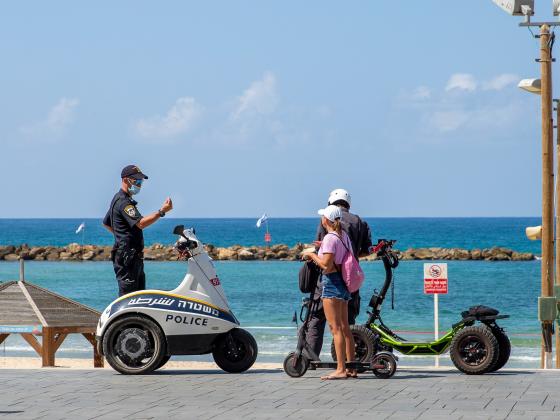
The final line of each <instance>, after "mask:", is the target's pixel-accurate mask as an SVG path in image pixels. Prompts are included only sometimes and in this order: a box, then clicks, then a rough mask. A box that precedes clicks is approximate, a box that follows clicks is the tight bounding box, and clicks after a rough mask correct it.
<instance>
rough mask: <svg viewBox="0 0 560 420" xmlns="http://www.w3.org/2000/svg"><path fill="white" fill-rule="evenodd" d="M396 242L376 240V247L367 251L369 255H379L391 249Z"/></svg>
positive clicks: (392, 240)
mask: <svg viewBox="0 0 560 420" xmlns="http://www.w3.org/2000/svg"><path fill="white" fill-rule="evenodd" d="M396 242H397V241H396V240H395V239H378V240H377V245H375V246H371V247H370V248H369V251H370V253H371V254H380V253H382V252H385V251H388V250H390V249H392V248H393V245H394V244H395V243H396Z"/></svg>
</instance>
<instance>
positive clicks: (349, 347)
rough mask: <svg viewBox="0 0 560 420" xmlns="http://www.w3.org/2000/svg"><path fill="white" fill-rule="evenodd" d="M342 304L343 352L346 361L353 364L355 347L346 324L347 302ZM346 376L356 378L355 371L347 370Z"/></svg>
mask: <svg viewBox="0 0 560 420" xmlns="http://www.w3.org/2000/svg"><path fill="white" fill-rule="evenodd" d="M341 302H342V310H341V311H340V313H341V317H342V320H341V326H342V335H343V336H344V343H345V347H346V348H345V350H346V361H347V362H353V361H354V359H355V358H356V347H355V345H354V337H353V336H352V332H351V331H350V324H349V323H348V301H346V300H344V301H341ZM348 374H350V375H351V376H352V377H356V376H357V372H356V369H349V370H348Z"/></svg>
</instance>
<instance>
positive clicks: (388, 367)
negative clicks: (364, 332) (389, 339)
mask: <svg viewBox="0 0 560 420" xmlns="http://www.w3.org/2000/svg"><path fill="white" fill-rule="evenodd" d="M371 364H372V365H383V368H372V369H371V371H372V372H373V374H374V375H375V376H376V377H378V378H381V379H389V378H391V377H392V376H393V375H394V374H395V372H396V371H397V360H396V359H395V357H394V356H393V355H392V354H391V353H379V354H376V355H375V356H373V359H372V360H371Z"/></svg>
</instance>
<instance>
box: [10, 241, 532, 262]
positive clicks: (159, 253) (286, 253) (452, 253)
mask: <svg viewBox="0 0 560 420" xmlns="http://www.w3.org/2000/svg"><path fill="white" fill-rule="evenodd" d="M309 247H312V245H310V244H297V245H295V246H293V247H289V246H288V245H273V246H271V247H270V248H266V247H263V246H241V245H233V246H231V247H227V248H220V247H216V246H214V245H205V249H206V251H207V252H208V254H209V255H210V256H211V257H212V258H213V259H214V260H218V261H224V260H242V261H251V260H282V261H296V260H299V259H300V258H301V252H302V251H303V250H304V249H306V248H309ZM395 252H396V253H397V254H398V255H399V259H401V260H459V261H468V260H475V261H531V260H534V259H536V257H535V255H533V254H531V253H528V252H516V251H512V250H511V249H507V248H499V247H494V248H488V249H471V250H468V249H461V248H416V249H412V248H411V249H407V250H406V251H398V250H396V251H395ZM20 258H22V259H24V260H36V261H109V260H110V259H111V247H110V246H100V245H84V246H82V245H80V244H76V243H73V244H69V245H67V246H64V247H54V246H38V247H30V246H27V245H25V244H23V245H18V246H16V245H4V246H2V245H0V260H4V261H17V260H19V259H20ZM144 259H145V260H148V261H174V260H177V252H176V251H175V250H174V249H173V246H166V245H162V244H153V245H150V246H148V247H146V249H145V250H144ZM375 259H377V256H376V255H375V254H372V255H370V256H368V257H365V258H363V260H365V261H371V260H375Z"/></svg>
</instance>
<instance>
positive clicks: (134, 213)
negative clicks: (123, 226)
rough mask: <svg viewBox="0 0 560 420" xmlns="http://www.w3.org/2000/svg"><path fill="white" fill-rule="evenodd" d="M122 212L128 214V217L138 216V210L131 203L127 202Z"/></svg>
mask: <svg viewBox="0 0 560 420" xmlns="http://www.w3.org/2000/svg"><path fill="white" fill-rule="evenodd" d="M124 212H125V213H126V214H128V215H129V216H130V217H136V216H138V211H137V210H136V207H134V206H133V205H132V204H129V205H128V206H126V207H125V208H124Z"/></svg>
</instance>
